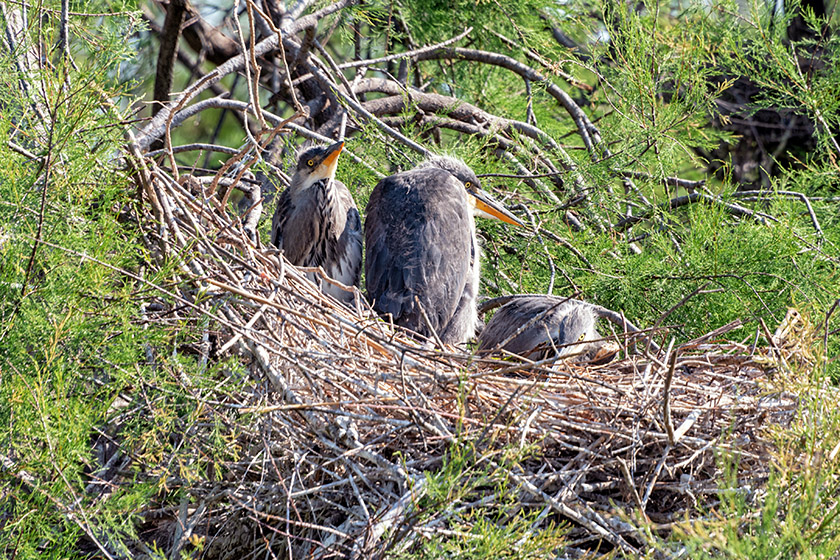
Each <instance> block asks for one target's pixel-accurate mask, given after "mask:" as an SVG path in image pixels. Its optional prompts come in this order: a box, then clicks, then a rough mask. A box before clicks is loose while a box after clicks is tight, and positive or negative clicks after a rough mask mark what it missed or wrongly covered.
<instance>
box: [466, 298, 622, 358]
mask: <svg viewBox="0 0 840 560" xmlns="http://www.w3.org/2000/svg"><path fill="white" fill-rule="evenodd" d="M596 320H597V316H596V314H595V313H594V312H593V310H592V308H591V307H590V306H589V305H588V304H587V303H585V302H582V301H579V300H574V299H566V298H559V297H553V296H522V297H517V298H515V299H513V300H511V301H510V302H509V303H507V304H506V305H504V306H502V308H501V309H499V310H498V311H497V312H496V314H495V315H493V318H492V319H491V320H490V322H489V323H487V326H486V327H484V330H483V331H482V333H481V336H480V337H479V339H478V351H479V352H480V353H486V352H491V351H493V350H500V349H504V350H506V351H508V352H510V353H513V354H517V355H519V356H522V357H524V358H528V359H530V360H542V359H545V358H548V357H551V356H554V355H555V354H556V355H557V356H567V355H572V354H576V355H578V356H577V359H578V360H580V361H594V362H601V361H608V360H609V359H610V358H612V356H613V355H614V354H615V353H616V352H617V351H618V346H617V345H616V344H615V343H613V342H611V341H599V342H588V341H592V340H597V339H600V338H602V337H601V335H600V334H599V333H598V331H597V330H596V329H595V321H596ZM517 332H518V334H517ZM576 343H582V344H576Z"/></svg>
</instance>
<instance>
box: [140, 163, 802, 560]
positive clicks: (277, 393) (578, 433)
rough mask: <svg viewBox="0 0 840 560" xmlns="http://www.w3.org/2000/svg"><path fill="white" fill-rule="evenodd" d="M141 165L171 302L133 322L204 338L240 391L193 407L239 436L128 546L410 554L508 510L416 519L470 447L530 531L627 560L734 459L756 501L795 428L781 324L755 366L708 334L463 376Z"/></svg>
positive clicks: (459, 360)
mask: <svg viewBox="0 0 840 560" xmlns="http://www.w3.org/2000/svg"><path fill="white" fill-rule="evenodd" d="M145 164H146V165H147V166H148V167H147V172H146V173H145V174H144V177H145V181H144V197H143V198H144V200H145V201H146V204H144V205H143V207H142V208H143V210H142V215H140V216H138V217H137V218H138V220H139V223H140V225H141V227H142V228H143V229H144V231H146V232H147V235H146V238H147V242H148V244H149V248H150V249H151V250H152V253H153V254H155V255H156V262H157V263H158V264H157V265H156V266H163V263H169V264H170V265H171V263H173V262H175V263H177V267H176V269H175V270H174V272H172V275H173V276H174V277H175V278H174V279H175V280H176V284H177V286H178V287H179V288H178V290H177V293H175V291H171V292H169V294H170V295H169V296H168V297H160V299H157V300H154V301H150V302H149V304H148V305H147V306H146V313H147V316H148V319H149V320H152V321H154V320H159V321H172V320H173V317H175V318H177V319H178V320H179V321H180V323H181V324H192V325H195V326H196V327H197V326H199V325H204V328H205V329H206V330H207V331H213V332H214V335H215V336H209V337H208V336H205V337H204V348H203V350H202V353H203V354H204V357H205V358H207V357H208V356H209V357H210V358H211V359H212V358H219V359H220V358H225V357H226V356H228V355H229V354H230V353H233V354H234V355H238V356H240V359H241V360H242V362H243V363H244V364H246V365H247V370H248V373H249V375H248V376H246V377H242V376H237V375H234V374H231V375H230V376H228V377H226V376H225V375H226V374H219V375H220V379H219V383H218V391H217V392H216V394H214V395H212V398H208V397H207V395H206V394H205V395H204V398H206V399H207V402H208V404H207V405H206V406H207V409H208V412H207V414H208V417H212V418H213V419H215V421H217V422H221V423H224V424H226V425H236V426H238V428H239V429H238V430H237V431H236V434H237V435H236V439H235V441H232V442H229V444H228V445H230V446H233V447H237V448H238V449H239V450H240V458H239V460H238V461H235V462H233V461H231V462H228V463H226V464H221V465H210V466H208V467H207V471H208V472H216V473H218V475H217V476H216V477H215V479H211V480H190V479H188V478H186V477H184V478H173V479H172V480H170V481H168V482H167V487H168V488H170V489H172V488H180V489H181V490H182V491H183V494H182V495H188V496H189V500H184V501H182V503H181V506H180V507H177V506H166V505H165V503H163V504H160V506H161V507H156V506H157V505H156V506H155V507H153V506H150V511H149V512H148V515H147V527H146V529H147V531H146V532H145V533H143V534H144V535H145V538H146V540H147V541H155V542H156V543H157V545H158V546H159V547H164V546H165V547H169V550H170V551H178V550H181V549H184V548H185V547H186V548H189V547H191V546H194V545H200V546H202V547H203V549H204V554H205V556H206V557H213V558H215V557H220V558H224V557H237V558H245V557H251V556H253V555H256V554H260V555H261V556H260V557H264V555H265V551H266V549H270V550H272V551H273V553H274V554H276V555H277V556H278V557H284V556H286V555H288V557H292V556H295V557H307V558H309V557H312V558H322V557H329V556H334V555H337V556H347V557H360V556H374V555H376V554H384V552H383V551H385V550H388V549H389V548H390V549H391V551H392V552H393V550H394V547H396V548H397V549H398V548H400V547H410V546H413V545H415V544H417V543H420V542H422V541H423V539H426V538H428V537H429V536H433V535H435V534H436V533H437V532H441V531H446V530H447V527H449V526H450V523H452V522H454V520H456V519H458V518H459V516H462V514H463V512H464V511H465V510H474V508H475V507H479V506H480V507H482V508H487V509H492V508H493V507H494V504H498V503H502V502H504V503H508V502H509V500H510V498H511V495H510V494H508V495H506V496H502V495H498V492H496V491H495V490H494V488H493V487H492V485H488V486H485V487H478V488H476V489H475V495H473V496H471V499H473V500H476V502H475V503H473V504H472V505H471V506H470V505H465V504H453V505H452V507H450V508H448V509H446V510H445V511H444V512H436V513H434V514H428V515H425V513H426V512H424V511H423V509H422V507H423V506H422V505H420V504H421V503H422V501H423V498H424V496H425V495H426V492H427V489H428V488H429V485H430V479H429V478H428V475H429V473H434V472H436V471H438V470H439V469H440V468H441V467H442V465H444V464H445V462H446V461H447V460H448V458H449V457H450V456H451V453H452V451H453V449H461V450H464V449H469V450H470V453H472V456H473V459H474V462H475V464H477V465H479V466H481V467H482V468H486V469H488V471H489V472H492V473H493V476H494V477H496V478H498V477H502V478H505V479H507V483H508V484H507V488H508V489H509V490H508V492H512V493H514V494H515V497H516V499H517V500H519V502H520V507H521V508H523V509H525V510H527V511H531V512H539V513H540V515H538V517H536V520H535V521H534V526H535V528H540V527H544V526H547V524H548V523H550V522H557V521H558V520H561V519H562V520H567V521H570V522H571V529H570V538H572V539H574V540H575V542H576V543H577V546H581V547H595V546H602V547H603V545H604V544H605V542H606V543H608V547H615V548H619V549H621V550H622V551H624V552H625V553H627V554H631V555H632V554H635V553H636V552H637V551H638V550H641V549H642V548H643V547H645V546H646V544H645V542H644V539H643V537H642V536H641V534H640V533H639V532H638V531H636V530H635V529H634V526H633V524H632V523H631V522H630V521H628V519H638V513H639V512H644V515H645V516H646V517H647V519H648V520H650V521H651V522H653V523H654V524H655V525H656V526H657V527H659V528H660V529H663V530H667V529H668V527H669V526H670V525H671V523H672V522H675V521H679V520H683V519H685V518H686V516H688V517H692V516H694V515H696V506H697V505H698V503H703V504H705V505H713V504H714V501H715V496H716V495H717V493H718V492H719V489H720V483H721V482H720V481H721V472H722V471H721V465H720V462H719V455H718V454H719V453H720V452H721V451H725V452H730V451H731V452H737V454H738V456H739V460H738V479H739V484H740V486H741V487H743V488H748V487H753V488H754V487H755V486H756V485H760V483H761V482H762V480H763V479H764V477H765V476H766V473H767V467H766V465H767V460H766V459H767V454H768V445H767V443H766V442H765V440H764V439H763V436H764V428H765V426H767V425H768V423H780V424H784V423H786V422H788V421H789V420H790V419H791V417H792V414H793V413H794V410H795V405H796V400H795V398H794V397H793V396H792V395H791V394H788V393H785V392H783V391H782V390H780V389H778V388H774V385H773V383H772V382H771V380H770V378H769V376H768V375H767V374H768V371H769V370H770V369H771V368H773V369H775V368H777V367H778V366H779V364H783V363H785V361H786V360H792V359H798V360H801V359H807V356H804V353H803V352H801V351H800V348H798V347H795V346H791V344H792V342H791V341H796V340H799V339H801V336H802V330H803V329H807V325H805V323H804V322H803V320H802V319H801V318H800V317H799V316H798V315H796V314H794V313H791V314H789V317H788V319H787V320H786V322H785V324H784V325H782V326H781V327H780V328H779V330H777V332H776V335H775V336H769V333H767V334H768V342H769V344H772V346H768V347H767V348H765V349H756V348H749V347H746V346H743V345H740V344H735V343H720V342H715V337H716V336H719V334H720V333H722V332H724V331H725V329H719V330H718V331H717V332H711V333H709V335H708V336H707V337H703V338H701V339H698V340H697V341H694V342H692V343H689V344H686V345H683V346H681V347H673V346H670V347H668V348H667V350H661V351H658V352H654V351H650V350H645V348H646V347H649V346H648V345H647V344H646V343H645V341H644V339H641V338H639V339H635V340H632V339H631V338H630V337H625V336H621V334H620V333H619V335H618V337H617V339H618V340H619V341H620V342H621V344H622V345H623V347H624V351H623V352H622V354H621V355H622V356H623V358H622V359H619V360H616V361H613V362H612V363H610V364H607V365H603V366H597V367H595V366H593V367H586V366H583V365H576V364H573V363H566V362H557V363H555V364H550V363H539V364H515V363H500V362H498V361H491V360H479V359H476V358H475V356H473V355H471V354H470V352H469V351H468V350H465V349H458V348H451V347H449V348H446V349H445V350H444V351H441V350H440V349H432V348H430V347H429V345H426V346H423V345H421V344H420V343H418V342H416V341H415V340H414V339H413V338H411V337H410V336H407V335H406V333H404V332H400V331H399V330H395V329H394V328H393V327H392V326H391V325H390V324H388V323H387V322H385V321H383V320H380V319H379V318H377V317H376V316H375V314H374V313H372V312H371V311H370V309H369V308H368V307H367V305H366V303H365V301H364V299H363V298H362V296H361V294H358V295H357V298H356V309H355V310H351V309H349V308H346V307H344V306H343V305H341V304H339V303H337V302H336V301H334V300H331V299H329V298H328V297H326V296H324V295H323V294H321V293H320V291H319V290H318V289H317V287H316V286H315V285H314V284H313V283H312V282H311V281H309V280H307V279H306V277H305V276H304V275H303V273H302V272H301V271H300V270H299V269H296V268H295V267H293V266H291V265H289V264H288V263H287V262H284V261H283V258H282V256H281V255H280V253H279V252H278V251H276V250H275V249H273V248H271V247H261V246H258V245H255V244H254V242H252V241H251V239H250V238H249V237H248V235H246V234H245V233H243V228H242V225H241V222H240V221H239V219H238V218H237V217H232V216H231V215H229V214H228V213H226V212H223V211H221V210H220V209H219V205H218V204H215V206H214V202H213V198H212V197H209V196H207V193H206V192H204V191H203V190H202V189H201V188H200V185H199V184H198V183H197V182H196V181H194V180H193V179H192V178H190V177H187V178H186V179H183V178H182V179H181V181H180V182H179V181H178V180H176V179H174V178H173V177H172V176H171V175H170V174H169V173H167V172H166V171H164V170H163V169H161V168H158V167H156V166H155V165H154V163H153V162H152V161H151V160H146V162H145ZM257 211H259V208H257ZM246 221H249V220H247V219H246ZM158 293H160V292H158ZM197 330H200V329H198V328H197ZM206 334H207V333H206V332H205V335H206ZM213 339H215V340H213ZM199 346H201V344H199ZM224 371H227V370H224ZM150 406H152V405H151V404H150ZM210 424H212V422H210ZM207 431H208V434H209V433H210V432H211V430H210V429H209V428H208V430H207ZM208 437H209V436H208ZM194 439H195V438H193V440H194ZM209 445H210V444H209V443H208V446H209ZM516 450H523V452H524V456H525V459H524V460H521V461H520V462H519V463H518V465H517V466H515V467H512V466H511V464H510V463H509V462H507V461H506V460H505V459H504V457H505V456H506V455H505V453H503V452H511V451H516ZM197 456H198V457H199V459H198V460H200V457H201V456H202V454H201V452H200V451H199V452H197ZM164 502H165V500H164ZM394 535H399V539H398V538H397V537H395V536H394Z"/></svg>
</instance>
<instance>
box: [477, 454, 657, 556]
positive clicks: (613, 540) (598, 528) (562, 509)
mask: <svg viewBox="0 0 840 560" xmlns="http://www.w3.org/2000/svg"><path fill="white" fill-rule="evenodd" d="M490 464H491V465H493V466H494V467H495V468H497V469H499V470H502V468H501V466H499V465H498V464H496V463H495V462H494V461H490ZM504 472H506V473H507V475H508V476H509V477H510V478H511V479H512V480H513V481H514V482H516V483H517V484H519V485H520V486H521V487H522V488H523V489H524V490H525V491H526V492H527V493H528V494H531V495H532V496H534V497H535V498H538V499H540V500H542V501H543V502H544V503H545V504H547V505H549V506H550V507H551V508H552V509H554V510H555V511H556V512H557V513H559V514H560V515H563V516H565V517H568V518H569V519H571V520H572V521H574V522H575V523H578V524H580V525H582V526H584V527H586V528H587V529H589V530H590V531H591V532H592V533H594V534H595V535H598V536H599V537H602V538H603V539H604V540H606V541H607V542H609V543H610V544H612V545H613V546H616V547H618V548H620V549H621V550H622V551H624V552H626V553H629V554H632V555H633V557H636V558H638V557H639V555H640V551H639V550H637V549H636V548H635V547H634V546H632V545H631V544H630V543H628V542H627V541H626V540H624V538H623V537H621V535H618V534H616V533H614V532H612V531H610V530H609V529H608V528H607V527H606V526H605V525H606V523H604V524H603V525H602V524H601V523H598V522H596V521H594V520H592V519H589V518H588V517H586V516H584V515H582V514H580V513H578V512H577V511H575V510H574V509H572V508H570V507H569V506H567V505H566V504H564V503H562V502H560V501H558V500H555V499H554V498H553V497H551V496H549V495H548V494H546V493H545V492H543V491H542V490H540V489H539V488H537V487H536V486H535V485H534V484H533V483H532V482H531V481H529V480H528V479H526V478H525V477H523V476H521V475H518V474H516V473H514V472H513V471H510V470H508V471H504ZM591 514H594V515H595V516H597V518H599V517H600V516H598V515H597V514H595V512H591Z"/></svg>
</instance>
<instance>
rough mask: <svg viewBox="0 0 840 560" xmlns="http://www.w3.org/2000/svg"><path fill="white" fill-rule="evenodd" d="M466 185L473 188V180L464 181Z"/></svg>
mask: <svg viewBox="0 0 840 560" xmlns="http://www.w3.org/2000/svg"><path fill="white" fill-rule="evenodd" d="M464 186H465V187H467V188H468V189H471V188H473V184H472V181H467V182H466V183H464Z"/></svg>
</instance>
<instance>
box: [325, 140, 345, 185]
mask: <svg viewBox="0 0 840 560" xmlns="http://www.w3.org/2000/svg"><path fill="white" fill-rule="evenodd" d="M343 149H344V142H336V143H335V144H333V145H332V146H330V147H329V148H327V155H326V156H325V157H324V161H322V162H321V165H323V166H324V167H325V168H326V169H327V175H328V176H329V177H334V176H335V170H336V168H337V167H338V154H340V153H341V150H343Z"/></svg>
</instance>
